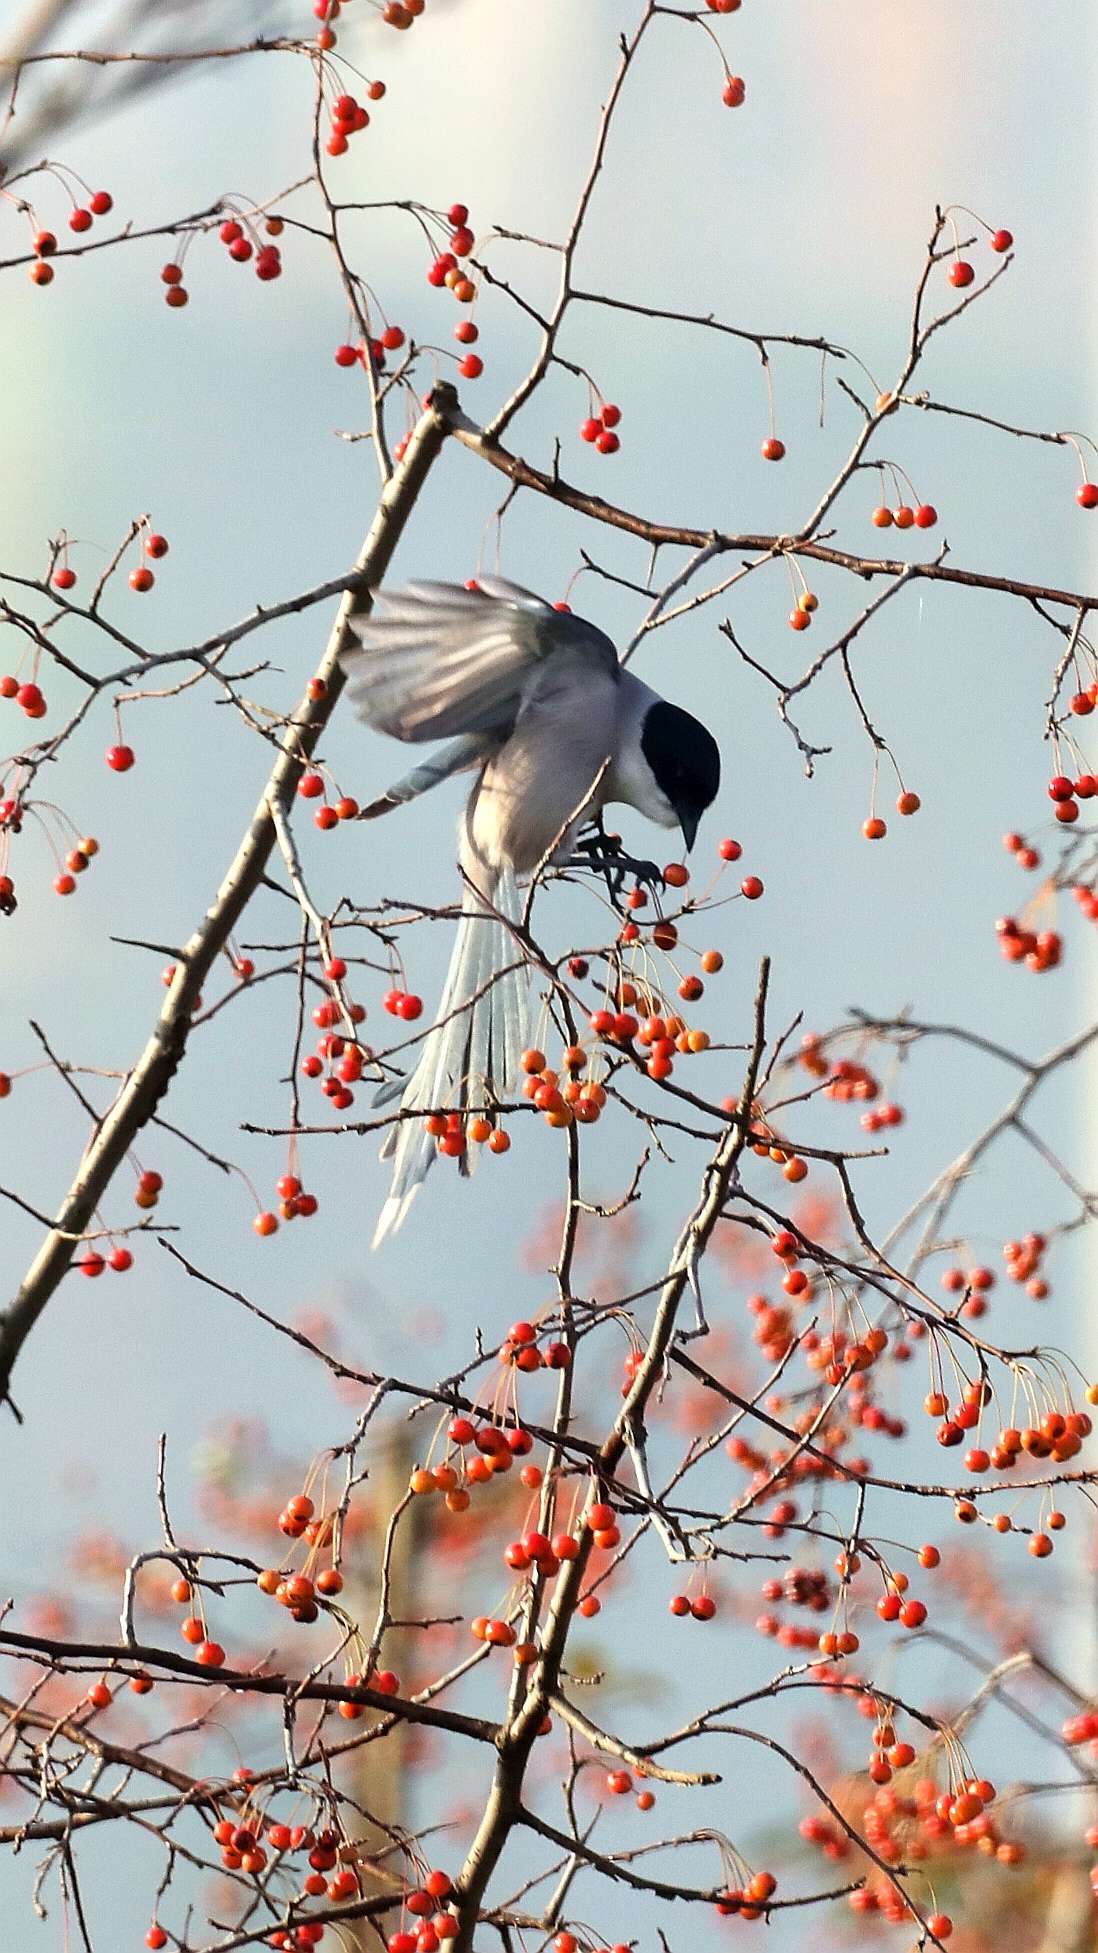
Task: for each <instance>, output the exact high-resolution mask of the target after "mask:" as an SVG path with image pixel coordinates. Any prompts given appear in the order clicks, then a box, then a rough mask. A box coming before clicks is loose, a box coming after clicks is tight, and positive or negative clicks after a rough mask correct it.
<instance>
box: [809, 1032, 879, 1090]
mask: <svg viewBox="0 0 1098 1953" xmlns="http://www.w3.org/2000/svg"><path fill="white" fill-rule="evenodd" d="M819 1043H820V1040H819V1038H818V1037H816V1036H814V1035H813V1033H812V1032H807V1033H806V1034H805V1036H804V1037H803V1038H802V1039H801V1063H802V1064H803V1065H804V1068H805V1070H806V1071H811V1072H813V1073H814V1074H815V1075H816V1076H817V1077H820V1078H822V1077H824V1076H825V1074H826V1071H827V1069H828V1067H827V1062H826V1060H825V1059H822V1058H820V1055H819ZM819 1064H822V1065H823V1067H824V1069H823V1070H822V1071H820V1070H819V1069H818V1065H819ZM880 1089H881V1088H880V1085H879V1083H878V1081H877V1080H876V1079H875V1078H874V1076H873V1073H872V1072H871V1071H869V1070H868V1069H867V1068H866V1066H865V1065H859V1064H856V1063H855V1061H854V1059H853V1058H838V1059H836V1061H835V1065H834V1068H833V1070H832V1072H831V1077H830V1079H829V1080H828V1083H827V1084H826V1085H825V1086H824V1090H823V1095H824V1098H825V1099H838V1100H840V1101H841V1102H842V1103H844V1104H846V1103H848V1102H849V1101H850V1100H851V1099H875V1098H876V1097H877V1095H878V1093H879V1092H880Z"/></svg>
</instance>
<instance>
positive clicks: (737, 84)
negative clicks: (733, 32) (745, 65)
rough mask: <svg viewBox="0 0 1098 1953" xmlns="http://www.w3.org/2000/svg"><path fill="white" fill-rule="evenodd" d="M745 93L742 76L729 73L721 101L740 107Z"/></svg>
mask: <svg viewBox="0 0 1098 1953" xmlns="http://www.w3.org/2000/svg"><path fill="white" fill-rule="evenodd" d="M717 11H718V12H723V11H724V10H723V9H718V10H717ZM746 94H747V85H746V83H745V82H744V81H743V79H742V77H741V76H739V75H729V77H728V80H727V81H726V82H725V85H724V89H723V91H722V94H721V101H722V102H723V103H724V105H725V108H740V107H741V105H742V103H743V99H744V96H745V95H746Z"/></svg>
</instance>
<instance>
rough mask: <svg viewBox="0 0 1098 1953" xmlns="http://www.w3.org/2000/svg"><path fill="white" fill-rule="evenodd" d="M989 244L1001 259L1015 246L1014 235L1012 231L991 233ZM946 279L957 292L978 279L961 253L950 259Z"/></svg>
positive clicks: (985, 227) (986, 227) (987, 227)
mask: <svg viewBox="0 0 1098 1953" xmlns="http://www.w3.org/2000/svg"><path fill="white" fill-rule="evenodd" d="M989 228H990V226H988V225H985V226H984V229H985V230H987V229H989ZM988 242H989V243H990V245H991V248H992V250H993V251H996V252H998V254H999V256H1000V257H1001V256H1002V255H1003V253H1004V252H1006V251H1009V250H1010V249H1011V247H1012V246H1013V243H1014V234H1013V232H1012V231H1004V230H998V231H991V235H990V237H989V239H988ZM946 277H947V278H948V279H949V282H950V284H951V285H952V286H954V288H955V289H956V290H957V291H963V290H964V289H965V287H966V286H967V285H971V284H972V282H973V280H974V279H975V277H976V272H975V269H974V267H973V266H972V265H971V264H970V263H969V261H968V259H967V258H962V256H961V254H960V252H959V251H957V252H956V253H955V254H954V256H953V257H952V258H951V259H950V264H949V270H948V271H947V273H946Z"/></svg>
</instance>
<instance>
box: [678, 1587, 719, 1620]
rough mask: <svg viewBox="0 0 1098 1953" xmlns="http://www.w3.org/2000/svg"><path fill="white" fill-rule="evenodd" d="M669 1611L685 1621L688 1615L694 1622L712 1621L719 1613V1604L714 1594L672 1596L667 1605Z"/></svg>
mask: <svg viewBox="0 0 1098 1953" xmlns="http://www.w3.org/2000/svg"><path fill="white" fill-rule="evenodd" d="M667 1606H668V1611H669V1612H670V1613H672V1614H674V1615H676V1616H677V1617H678V1619H680V1620H683V1619H685V1617H686V1616H687V1615H689V1616H690V1619H691V1620H692V1621H711V1620H712V1619H713V1617H714V1615H715V1614H716V1612H717V1603H716V1601H715V1600H714V1599H713V1596H712V1594H704V1593H703V1594H693V1595H691V1594H672V1596H671V1598H670V1600H669V1601H668V1603H667Z"/></svg>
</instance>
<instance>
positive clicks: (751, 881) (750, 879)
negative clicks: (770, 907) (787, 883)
mask: <svg viewBox="0 0 1098 1953" xmlns="http://www.w3.org/2000/svg"><path fill="white" fill-rule="evenodd" d="M762 892H763V884H762V882H761V881H760V880H759V877H758V876H757V875H745V877H744V879H743V881H742V882H741V883H740V893H741V894H743V895H746V897H747V899H748V901H749V902H757V901H758V899H759V896H760V895H761V894H762Z"/></svg>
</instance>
